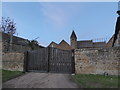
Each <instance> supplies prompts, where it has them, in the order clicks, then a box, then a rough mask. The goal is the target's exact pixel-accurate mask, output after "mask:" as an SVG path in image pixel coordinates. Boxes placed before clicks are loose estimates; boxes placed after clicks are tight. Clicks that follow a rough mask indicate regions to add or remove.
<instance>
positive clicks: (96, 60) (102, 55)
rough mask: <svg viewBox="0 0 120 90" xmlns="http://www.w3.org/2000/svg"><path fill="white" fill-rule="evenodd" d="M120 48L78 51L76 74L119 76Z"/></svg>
mask: <svg viewBox="0 0 120 90" xmlns="http://www.w3.org/2000/svg"><path fill="white" fill-rule="evenodd" d="M119 65H120V47H114V48H102V49H76V50H75V73H77V74H104V73H105V72H107V73H108V74H110V75H118V70H119V71H120V67H118V66H119ZM119 73H120V72H119Z"/></svg>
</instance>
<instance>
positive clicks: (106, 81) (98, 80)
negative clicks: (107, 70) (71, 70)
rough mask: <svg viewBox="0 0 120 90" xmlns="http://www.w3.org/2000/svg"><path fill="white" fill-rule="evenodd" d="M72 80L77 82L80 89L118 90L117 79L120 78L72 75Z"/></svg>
mask: <svg viewBox="0 0 120 90" xmlns="http://www.w3.org/2000/svg"><path fill="white" fill-rule="evenodd" d="M72 78H73V80H74V81H75V82H77V83H78V84H79V85H80V86H81V88H118V87H120V86H118V78H119V79H120V76H119V77H118V76H104V75H92V74H89V75H86V74H80V75H73V76H72Z"/></svg>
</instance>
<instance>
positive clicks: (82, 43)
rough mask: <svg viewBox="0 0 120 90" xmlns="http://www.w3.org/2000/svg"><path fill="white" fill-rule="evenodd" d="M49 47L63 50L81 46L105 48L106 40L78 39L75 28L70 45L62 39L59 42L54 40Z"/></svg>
mask: <svg viewBox="0 0 120 90" xmlns="http://www.w3.org/2000/svg"><path fill="white" fill-rule="evenodd" d="M48 47H54V48H59V49H63V50H72V49H80V48H103V47H106V42H93V41H92V40H83V41H77V36H76V34H75V32H74V30H73V32H72V34H71V36H70V45H69V44H68V43H67V42H66V41H65V40H62V41H61V42H60V43H59V44H57V43H55V42H53V41H52V42H51V43H50V44H49V45H48Z"/></svg>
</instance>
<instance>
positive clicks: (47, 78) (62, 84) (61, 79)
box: [3, 72, 78, 88]
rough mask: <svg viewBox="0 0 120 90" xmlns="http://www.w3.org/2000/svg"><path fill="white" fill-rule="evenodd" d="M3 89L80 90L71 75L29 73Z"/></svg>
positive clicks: (7, 83) (6, 83)
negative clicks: (68, 89) (65, 89)
mask: <svg viewBox="0 0 120 90" xmlns="http://www.w3.org/2000/svg"><path fill="white" fill-rule="evenodd" d="M3 88H78V85H77V84H76V83H74V82H72V81H71V80H70V78H69V74H55V73H33V72H31V73H27V74H25V75H23V76H20V77H18V78H15V79H12V80H9V81H7V82H5V83H4V84H3Z"/></svg>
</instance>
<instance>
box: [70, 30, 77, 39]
mask: <svg viewBox="0 0 120 90" xmlns="http://www.w3.org/2000/svg"><path fill="white" fill-rule="evenodd" d="M70 38H77V36H76V34H75V32H74V30H73V32H72V34H71V36H70Z"/></svg>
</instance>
